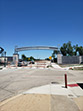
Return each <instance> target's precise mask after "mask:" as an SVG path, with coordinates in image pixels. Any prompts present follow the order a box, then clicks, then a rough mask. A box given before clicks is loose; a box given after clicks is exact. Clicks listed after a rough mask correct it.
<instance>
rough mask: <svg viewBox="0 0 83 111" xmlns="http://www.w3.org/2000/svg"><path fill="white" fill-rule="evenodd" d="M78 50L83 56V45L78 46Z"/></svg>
mask: <svg viewBox="0 0 83 111" xmlns="http://www.w3.org/2000/svg"><path fill="white" fill-rule="evenodd" d="M78 52H79V55H80V56H83V47H82V46H80V47H78Z"/></svg>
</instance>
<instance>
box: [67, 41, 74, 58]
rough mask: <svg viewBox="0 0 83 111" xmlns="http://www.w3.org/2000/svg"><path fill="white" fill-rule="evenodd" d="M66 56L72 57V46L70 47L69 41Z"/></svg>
mask: <svg viewBox="0 0 83 111" xmlns="http://www.w3.org/2000/svg"><path fill="white" fill-rule="evenodd" d="M67 54H68V55H69V56H73V47H72V45H71V41H69V42H68V43H67Z"/></svg>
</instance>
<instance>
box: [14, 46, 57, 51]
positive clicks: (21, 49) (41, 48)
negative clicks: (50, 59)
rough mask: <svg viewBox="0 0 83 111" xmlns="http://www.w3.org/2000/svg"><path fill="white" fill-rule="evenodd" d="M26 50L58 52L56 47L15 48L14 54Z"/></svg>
mask: <svg viewBox="0 0 83 111" xmlns="http://www.w3.org/2000/svg"><path fill="white" fill-rule="evenodd" d="M26 50H56V51H58V47H50V46H31V47H20V48H18V47H16V48H15V52H19V51H26Z"/></svg>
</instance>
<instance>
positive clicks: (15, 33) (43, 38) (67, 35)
mask: <svg viewBox="0 0 83 111" xmlns="http://www.w3.org/2000/svg"><path fill="white" fill-rule="evenodd" d="M68 41H71V42H72V45H74V44H78V45H82V46H83V0H0V46H1V47H3V48H4V49H5V50H6V51H7V55H12V54H13V52H14V47H15V46H16V45H17V46H18V47H23V46H38V45H39V46H43V45H44V46H58V45H59V44H60V46H62V44H63V43H65V42H68ZM51 53H52V51H44V50H43V51H40V50H35V51H33V50H32V51H24V52H20V53H19V54H20V55H21V54H26V56H30V55H32V56H34V57H36V58H45V57H49V56H50V55H51Z"/></svg>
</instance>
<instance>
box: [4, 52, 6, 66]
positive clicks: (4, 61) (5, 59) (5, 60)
mask: <svg viewBox="0 0 83 111" xmlns="http://www.w3.org/2000/svg"><path fill="white" fill-rule="evenodd" d="M4 55H5V57H4V67H6V51H5V52H4Z"/></svg>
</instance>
